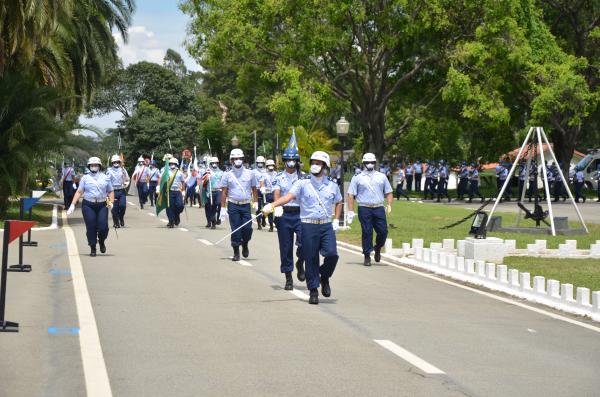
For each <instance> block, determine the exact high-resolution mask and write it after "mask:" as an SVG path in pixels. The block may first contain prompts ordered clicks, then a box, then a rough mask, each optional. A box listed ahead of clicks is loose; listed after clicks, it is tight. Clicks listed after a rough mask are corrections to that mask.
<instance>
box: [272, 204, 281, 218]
mask: <svg viewBox="0 0 600 397" xmlns="http://www.w3.org/2000/svg"><path fill="white" fill-rule="evenodd" d="M273 215H274V216H275V218H279V217H280V216H282V215H283V207H275V210H274V211H273Z"/></svg>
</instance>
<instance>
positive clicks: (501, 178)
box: [498, 167, 508, 181]
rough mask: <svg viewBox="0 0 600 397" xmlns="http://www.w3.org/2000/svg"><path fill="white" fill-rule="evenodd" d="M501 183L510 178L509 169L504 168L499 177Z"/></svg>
mask: <svg viewBox="0 0 600 397" xmlns="http://www.w3.org/2000/svg"><path fill="white" fill-rule="evenodd" d="M498 177H499V178H500V180H501V181H505V180H506V178H508V169H507V168H504V167H502V171H500V175H498Z"/></svg>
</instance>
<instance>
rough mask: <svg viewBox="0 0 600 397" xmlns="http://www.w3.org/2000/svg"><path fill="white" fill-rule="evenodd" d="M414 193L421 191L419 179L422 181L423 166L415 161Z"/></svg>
mask: <svg viewBox="0 0 600 397" xmlns="http://www.w3.org/2000/svg"><path fill="white" fill-rule="evenodd" d="M414 169H415V192H420V191H421V179H423V165H422V164H421V162H420V161H419V160H417V161H415V164H414Z"/></svg>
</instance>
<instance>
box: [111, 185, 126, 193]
mask: <svg viewBox="0 0 600 397" xmlns="http://www.w3.org/2000/svg"><path fill="white" fill-rule="evenodd" d="M113 190H114V191H115V192H117V191H119V190H125V188H124V187H114V186H113Z"/></svg>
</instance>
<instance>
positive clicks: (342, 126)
mask: <svg viewBox="0 0 600 397" xmlns="http://www.w3.org/2000/svg"><path fill="white" fill-rule="evenodd" d="M335 128H336V131H337V135H338V137H339V138H340V145H341V149H340V166H341V167H340V175H339V176H340V179H341V181H342V183H341V185H340V193H341V194H342V204H343V205H346V198H345V197H344V143H345V142H346V136H348V130H349V129H350V123H349V122H348V121H347V120H346V118H345V117H344V116H342V117H340V119H339V120H338V121H337V122H336V123H335ZM344 213H345V211H344V207H343V206H342V216H341V218H342V219H341V220H340V226H346V217H345V215H344Z"/></svg>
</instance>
